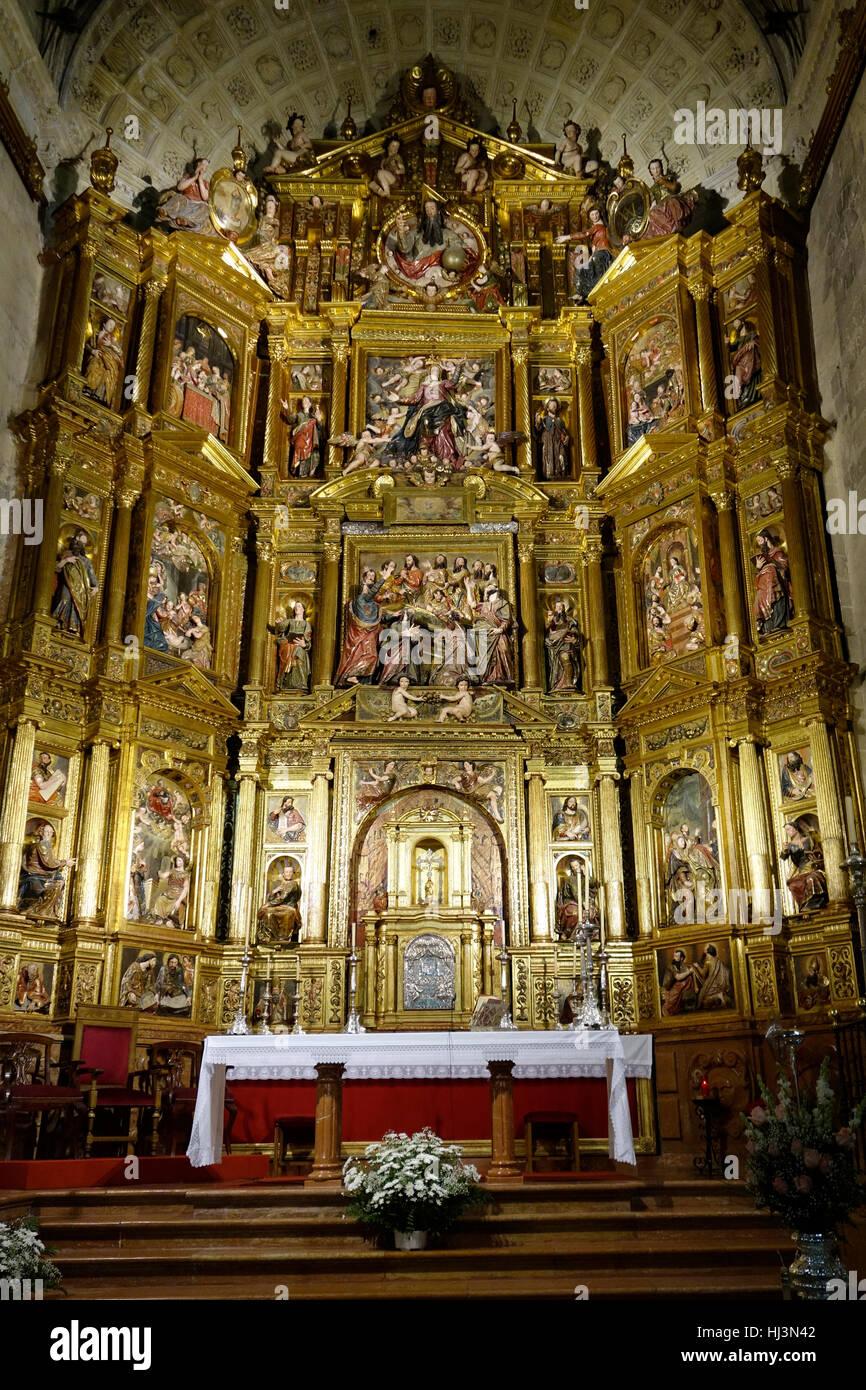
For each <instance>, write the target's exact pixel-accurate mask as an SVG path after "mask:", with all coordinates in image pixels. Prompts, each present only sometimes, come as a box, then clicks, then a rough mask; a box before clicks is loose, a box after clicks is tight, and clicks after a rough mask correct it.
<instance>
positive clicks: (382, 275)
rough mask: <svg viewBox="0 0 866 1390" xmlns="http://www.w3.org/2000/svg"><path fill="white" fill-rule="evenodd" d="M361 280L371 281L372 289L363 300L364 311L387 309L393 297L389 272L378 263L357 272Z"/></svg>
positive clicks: (375, 262)
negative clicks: (391, 296)
mask: <svg viewBox="0 0 866 1390" xmlns="http://www.w3.org/2000/svg"><path fill="white" fill-rule="evenodd" d="M356 274H357V277H358V279H359V280H369V282H370V287H369V289H368V290H367V293H366V294H365V295H364V297H363V298H362V300H361V308H362V309H387V307H388V300H389V298H390V295H391V281H390V280H389V278H388V272H387V270H386V269H385V267H384V266H383V265H380V264H379V262H378V261H373V263H372V264H371V265H365V266H363V267H362V268H361V270H359V271H357V272H356Z"/></svg>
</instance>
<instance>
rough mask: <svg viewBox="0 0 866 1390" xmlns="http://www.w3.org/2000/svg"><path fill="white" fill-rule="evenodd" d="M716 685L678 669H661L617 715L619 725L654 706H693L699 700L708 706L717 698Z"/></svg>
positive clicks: (653, 673)
mask: <svg viewBox="0 0 866 1390" xmlns="http://www.w3.org/2000/svg"><path fill="white" fill-rule="evenodd" d="M716 689H717V687H716V685H715V683H714V682H713V681H711V680H708V679H707V678H706V676H698V675H695V674H694V672H693V671H684V670H681V669H680V668H679V667H676V666H660V667H657V668H656V669H655V670H654V671H650V673H649V674H648V675H647V677H646V678H645V680H643V681H642V682H641V684H640V685H639V686H638V687H637V689H636V690H633V691H632V693H631V695H630V696H629V698H628V700H627V701H626V703H625V704H624V705H623V706H622V709H620V710H619V712H618V714H617V719H618V721H619V722H620V723H627V722H628V720H629V718H630V717H631V716H635V715H637V714H642V713H643V712H644V711H645V710H646V709H648V708H650V707H652V706H664V705H665V704H667V705H676V704H677V703H678V702H679V703H680V704H682V703H683V702H684V701H686V702H688V703H689V704H692V703H693V702H694V700H695V699H696V698H699V699H705V700H706V701H707V702H709V701H710V700H711V699H712V698H713V696H714V695H715V694H716Z"/></svg>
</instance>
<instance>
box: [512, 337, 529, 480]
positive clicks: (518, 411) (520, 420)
mask: <svg viewBox="0 0 866 1390" xmlns="http://www.w3.org/2000/svg"><path fill="white" fill-rule="evenodd" d="M528 364H529V348H528V347H523V346H521V345H518V346H517V347H513V348H512V349H511V370H512V376H513V378H514V428H515V429H516V430H520V431H521V432H522V433H523V434H525V435H526V438H525V439H524V441H523V443H522V444H518V446H517V466H518V468H519V469H520V471H521V473H531V472H532V416H531V414H530V411H529V365H528Z"/></svg>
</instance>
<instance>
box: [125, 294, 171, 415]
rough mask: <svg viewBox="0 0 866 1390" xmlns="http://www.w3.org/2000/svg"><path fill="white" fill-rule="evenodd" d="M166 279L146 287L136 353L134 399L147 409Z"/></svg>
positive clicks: (141, 407)
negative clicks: (158, 312)
mask: <svg viewBox="0 0 866 1390" xmlns="http://www.w3.org/2000/svg"><path fill="white" fill-rule="evenodd" d="M165 286H166V281H165V280H162V279H154V280H148V281H147V283H146V285H145V287H144V314H143V315H142V319H141V337H140V338H139V340H138V351H137V353H136V354H135V391H134V394H133V401H134V403H135V405H137V406H138V407H139V408H140V409H141V410H147V408H148V402H149V400H150V378H151V374H152V372H153V344H154V341H155V339H156V315H157V310H158V309H159V300H160V296H161V295H162V293H163V291H164V290H165Z"/></svg>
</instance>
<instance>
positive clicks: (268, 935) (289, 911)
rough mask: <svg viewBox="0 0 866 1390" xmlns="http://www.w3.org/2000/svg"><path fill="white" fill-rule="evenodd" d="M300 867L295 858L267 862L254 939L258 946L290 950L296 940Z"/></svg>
mask: <svg viewBox="0 0 866 1390" xmlns="http://www.w3.org/2000/svg"><path fill="white" fill-rule="evenodd" d="M302 878H303V876H302V867H301V861H300V859H297V858H296V857H295V856H294V855H290V854H279V855H275V856H274V857H273V858H272V859H269V860H268V863H267V866H266V868H265V883H264V890H263V896H262V901H261V903H260V905H259V907H258V910H257V912H256V930H257V939H258V941H259V943H260V944H261V945H272V946H289V945H292V944H293V943H295V942H296V941H297V940H298V938H299V933H300V931H301V927H302V925H303V923H302V919H301V895H302V892H303V887H302Z"/></svg>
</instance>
